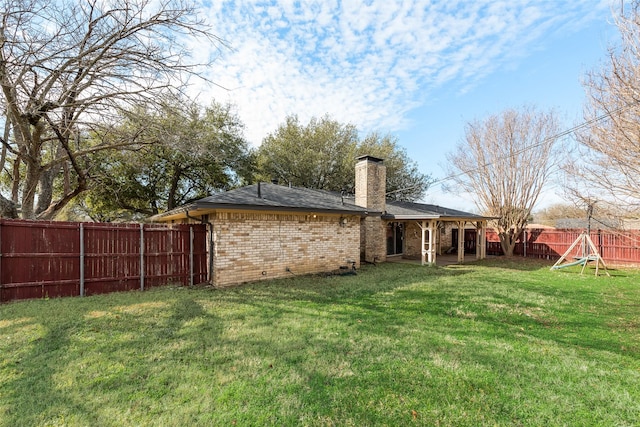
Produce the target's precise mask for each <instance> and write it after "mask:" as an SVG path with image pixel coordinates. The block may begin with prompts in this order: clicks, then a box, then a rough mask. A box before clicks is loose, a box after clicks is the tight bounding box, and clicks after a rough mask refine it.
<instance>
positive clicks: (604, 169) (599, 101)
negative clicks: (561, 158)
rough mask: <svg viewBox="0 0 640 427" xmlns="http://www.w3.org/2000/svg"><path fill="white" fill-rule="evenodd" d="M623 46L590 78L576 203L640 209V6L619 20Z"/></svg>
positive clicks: (570, 173)
mask: <svg viewBox="0 0 640 427" xmlns="http://www.w3.org/2000/svg"><path fill="white" fill-rule="evenodd" d="M614 19H615V24H616V26H617V27H618V29H619V32H620V37H621V39H620V40H621V43H620V45H619V46H615V47H610V48H609V52H608V58H607V61H606V62H605V64H604V65H603V66H602V67H601V68H599V69H596V70H594V71H592V72H590V73H588V74H587V75H586V78H585V80H584V82H583V85H584V87H585V91H586V94H587V101H586V104H585V107H584V117H585V122H586V124H587V126H585V127H583V128H582V130H581V131H580V132H578V133H577V135H576V136H577V140H578V142H580V143H581V150H580V151H579V154H580V155H579V157H577V158H576V159H574V160H573V162H571V163H570V164H569V165H568V166H567V167H566V170H567V182H568V184H567V185H568V193H569V194H572V195H574V196H576V197H577V198H585V197H586V198H589V199H593V200H601V201H608V202H609V203H610V204H612V205H614V206H617V207H621V206H626V207H628V208H630V209H634V208H635V209H637V208H638V207H640V86H639V85H638V82H639V81H640V1H638V0H634V1H632V2H630V4H626V5H625V8H624V10H623V11H621V14H620V15H618V16H616V17H615V18H614Z"/></svg>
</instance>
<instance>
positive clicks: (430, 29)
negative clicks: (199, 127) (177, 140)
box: [198, 0, 609, 144]
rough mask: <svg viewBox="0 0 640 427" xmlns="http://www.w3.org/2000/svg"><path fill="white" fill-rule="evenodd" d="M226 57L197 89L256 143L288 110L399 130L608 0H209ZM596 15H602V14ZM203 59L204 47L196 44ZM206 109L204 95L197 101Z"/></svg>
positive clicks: (580, 21) (583, 22)
mask: <svg viewBox="0 0 640 427" xmlns="http://www.w3.org/2000/svg"><path fill="white" fill-rule="evenodd" d="M212 3H213V4H212V5H211V7H210V8H209V9H208V14H209V16H208V19H209V20H210V22H211V23H212V25H213V28H214V32H215V33H216V34H217V35H219V36H220V37H222V38H223V39H225V40H227V41H228V42H229V43H230V45H231V47H232V49H223V51H222V54H221V56H220V58H219V60H218V61H217V62H216V64H215V65H214V67H212V68H211V69H210V70H209V76H208V77H209V78H210V79H211V80H212V81H214V82H216V83H217V84H219V85H220V86H223V87H225V88H228V89H229V90H228V91H226V90H222V89H220V88H216V87H211V88H208V89H206V90H204V91H203V89H202V88H200V92H204V93H206V96H207V97H214V98H216V99H217V100H219V101H230V102H232V103H234V104H236V105H237V107H238V112H239V114H240V116H241V118H242V120H243V121H244V122H245V124H246V126H247V132H246V136H247V138H248V139H249V141H251V142H252V143H254V144H259V143H260V142H261V140H262V138H263V137H264V136H265V135H266V134H267V133H269V132H273V131H274V130H275V129H276V127H277V126H278V125H279V124H281V123H282V122H283V121H284V119H285V117H286V116H287V115H288V114H298V115H299V117H300V119H301V120H302V121H303V122H304V121H306V120H308V119H310V118H311V117H312V116H316V117H320V116H323V115H324V114H327V113H328V114H330V115H331V116H332V117H334V118H335V119H337V120H339V121H341V122H349V123H353V124H355V125H356V126H358V128H359V129H360V130H363V131H368V130H373V129H381V130H383V131H394V130H398V129H401V128H402V127H403V126H406V125H407V123H406V115H407V113H408V112H409V111H410V110H411V109H413V108H415V107H416V106H418V105H420V104H421V103H422V102H424V100H425V99H428V97H429V91H430V90H431V89H433V88H435V87H438V86H441V85H453V86H454V87H456V88H459V89H458V90H463V89H464V88H468V87H470V86H472V85H473V84H474V83H475V82H477V81H479V80H480V79H482V78H483V76H486V75H488V74H490V73H491V72H493V71H495V70H496V69H498V68H499V67H501V66H504V65H505V64H508V63H510V62H511V61H514V60H517V58H518V57H519V56H522V55H526V52H527V51H529V50H531V49H536V48H537V43H540V42H539V40H540V39H541V37H542V36H543V35H545V34H547V33H549V32H551V31H563V32H566V33H570V32H572V31H575V30H576V29H578V28H580V27H581V26H584V25H586V24H588V22H590V20H592V19H594V17H596V16H601V14H602V11H603V9H606V10H608V7H609V6H608V2H607V1H593V0H591V1H587V0H583V1H577V0H576V1H570V0H567V1H553V2H552V1H539V0H518V1H516V0H504V1H500V0H476V1H467V0H459V1H442V2H425V1H420V0H415V1H413V2H409V1H404V2H400V1H391V0H385V1H383V0H372V1H369V2H362V1H353V0H344V1H342V2H338V1H335V0H334V1H321V0H320V1H313V0H306V1H271V2H268V1H267V2H255V1H251V0H236V1H228V0H227V1H216V2H212ZM598 12H599V14H600V15H598ZM201 48H202V50H203V51H202V52H198V53H199V54H202V55H204V54H205V52H204V51H206V50H207V46H202V47H201ZM200 100H201V101H202V102H207V99H203V97H201V98H200Z"/></svg>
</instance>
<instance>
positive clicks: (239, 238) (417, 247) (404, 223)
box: [152, 156, 488, 286]
mask: <svg viewBox="0 0 640 427" xmlns="http://www.w3.org/2000/svg"><path fill="white" fill-rule="evenodd" d="M355 174H356V189H355V198H353V197H351V198H349V197H345V196H343V195H341V194H339V193H332V192H328V191H322V190H311V189H307V188H297V187H289V186H284V185H277V184H272V183H258V184H254V185H249V186H246V187H242V188H238V189H235V190H231V191H227V192H225V193H220V194H215V195H212V196H209V197H205V198H203V199H200V200H197V201H195V202H192V203H189V204H187V205H185V206H182V207H179V208H176V209H173V210H171V211H168V212H165V213H163V214H159V215H156V216H154V217H152V220H153V221H156V222H172V223H184V222H203V223H206V224H207V225H208V227H209V233H210V239H209V267H210V270H211V271H210V276H209V277H210V278H211V282H212V283H213V284H215V285H217V286H226V285H232V284H238V283H243V282H249V281H256V280H262V279H272V278H277V277H285V276H289V275H291V274H308V273H320V272H327V271H333V270H337V269H339V268H341V267H342V268H344V267H348V268H350V267H355V268H358V267H359V266H360V263H361V262H372V263H373V262H383V261H386V260H387V258H388V257H396V256H402V257H407V258H416V259H422V263H423V264H427V263H435V261H436V256H437V255H438V254H441V253H443V252H445V251H451V250H453V251H456V252H457V253H458V260H459V261H460V262H461V261H463V260H464V252H465V246H466V249H467V251H469V249H470V248H471V249H475V253H476V257H477V258H484V257H485V256H486V251H485V248H486V240H485V239H486V238H485V229H486V224H487V220H488V218H486V217H483V216H480V215H475V214H472V213H468V212H462V211H458V210H454V209H447V208H443V207H441V206H435V205H428V204H422V203H410V202H397V201H387V200H386V168H385V166H384V162H383V161H382V159H378V158H375V157H372V156H363V157H360V158H359V159H358V162H357V164H356V170H355ZM468 224H472V225H473V227H472V229H471V230H469V229H468V228H467V225H468ZM465 230H466V231H465ZM470 231H471V233H470ZM465 236H466V237H465ZM465 238H466V243H465Z"/></svg>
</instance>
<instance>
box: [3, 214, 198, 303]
mask: <svg viewBox="0 0 640 427" xmlns="http://www.w3.org/2000/svg"><path fill="white" fill-rule="evenodd" d="M206 237H207V231H206V227H205V225H201V224H193V225H170V226H167V225H158V224H104V223H75V222H46V221H23V220H3V219H0V302H5V301H11V300H18V299H27V298H46V297H60V296H82V295H92V294H100V293H108V292H116V291H126V290H133V289H141V290H144V289H146V288H150V287H154V286H160V285H165V284H168V283H175V284H181V285H189V284H197V283H202V282H205V281H206V280H207V248H206V246H207V245H206Z"/></svg>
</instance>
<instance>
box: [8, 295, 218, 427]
mask: <svg viewBox="0 0 640 427" xmlns="http://www.w3.org/2000/svg"><path fill="white" fill-rule="evenodd" d="M130 296H131V293H120V294H111V295H109V296H101V297H98V298H101V299H102V301H101V302H102V305H101V306H100V307H99V308H100V309H99V310H96V309H95V306H91V305H90V304H84V303H85V302H87V301H86V300H85V301H81V300H78V299H75V298H74V299H73V301H72V302H71V303H69V301H61V300H58V301H33V302H32V303H35V304H36V305H45V304H50V305H54V306H55V305H56V303H58V302H60V303H61V305H59V306H57V307H56V308H57V309H63V307H73V310H70V311H69V312H66V313H55V314H54V313H52V312H51V311H50V310H39V311H37V312H35V313H34V314H33V315H32V316H31V317H30V318H29V321H28V323H27V322H21V323H18V324H17V325H16V327H21V328H24V327H25V326H30V325H32V326H34V327H36V326H37V327H40V328H41V329H42V332H41V333H40V334H41V336H40V337H37V338H35V339H32V340H30V341H29V342H28V343H26V344H25V348H26V350H25V351H24V352H23V353H22V354H21V355H20V357H19V358H18V360H15V361H13V363H12V364H9V366H10V367H11V368H12V369H11V370H12V371H13V374H14V375H12V377H13V378H12V379H11V380H9V381H7V382H4V384H3V382H0V395H2V396H3V400H4V402H3V403H2V406H5V407H6V410H5V413H4V415H3V416H0V425H2V426H22V425H25V426H27V425H29V426H30V425H67V424H68V423H71V424H72V425H77V424H80V425H118V424H120V422H118V421H116V420H112V419H110V417H111V416H115V415H116V414H117V415H118V416H121V415H122V414H123V413H124V412H129V411H133V412H134V413H135V412H136V411H143V412H145V411H146V412H153V411H157V410H158V408H153V407H151V406H150V405H149V402H156V403H158V404H159V401H160V399H161V398H162V396H164V395H166V394H169V393H171V392H172V387H173V385H174V384H176V383H179V381H175V378H174V377H175V376H179V371H173V372H166V370H165V369H164V368H163V362H162V359H171V360H172V361H177V362H178V363H180V362H187V361H189V359H190V357H191V356H192V355H193V354H194V352H197V351H199V349H200V348H201V347H202V346H203V340H202V339H201V338H202V336H203V334H207V339H206V340H205V342H206V343H208V344H210V343H211V342H215V340H216V337H217V336H219V334H220V331H221V330H222V325H221V321H220V320H219V319H218V318H217V317H215V316H213V315H212V314H211V313H208V312H207V311H205V310H204V309H203V308H202V306H201V305H200V303H199V302H198V301H196V300H195V299H194V298H193V297H191V296H190V295H189V291H187V290H185V291H182V290H177V291H176V294H174V295H171V299H170V300H168V301H162V302H161V303H160V304H159V303H158V301H154V297H153V293H152V292H148V293H138V296H139V297H140V298H139V301H136V302H134V303H132V304H131V300H130V299H126V298H127V297H130ZM119 297H123V298H125V299H126V300H127V301H128V303H124V304H123V303H122V301H123V300H121V299H120V298H119ZM174 298H175V299H174ZM165 302H166V308H164V309H162V308H159V305H161V304H163V303H165ZM73 303H76V304H73ZM146 304H149V307H150V308H151V309H149V310H147V309H145V305H146ZM154 310H158V311H161V312H163V313H164V314H165V315H164V316H160V317H158V315H157V313H154V312H153V311H154ZM196 320H198V322H197V323H196V324H193V325H190V324H191V323H192V322H194V321H196ZM3 333H6V334H7V335H10V334H12V333H18V332H17V331H16V330H14V331H12V330H11V328H7V329H5V330H4V331H3ZM176 342H180V345H176ZM154 349H156V350H154ZM172 378H173V379H172ZM172 384H173V385H172ZM139 405H141V406H139ZM145 406H146V407H145ZM125 418H126V417H125ZM121 420H122V418H121ZM133 424H135V423H131V425H133Z"/></svg>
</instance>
